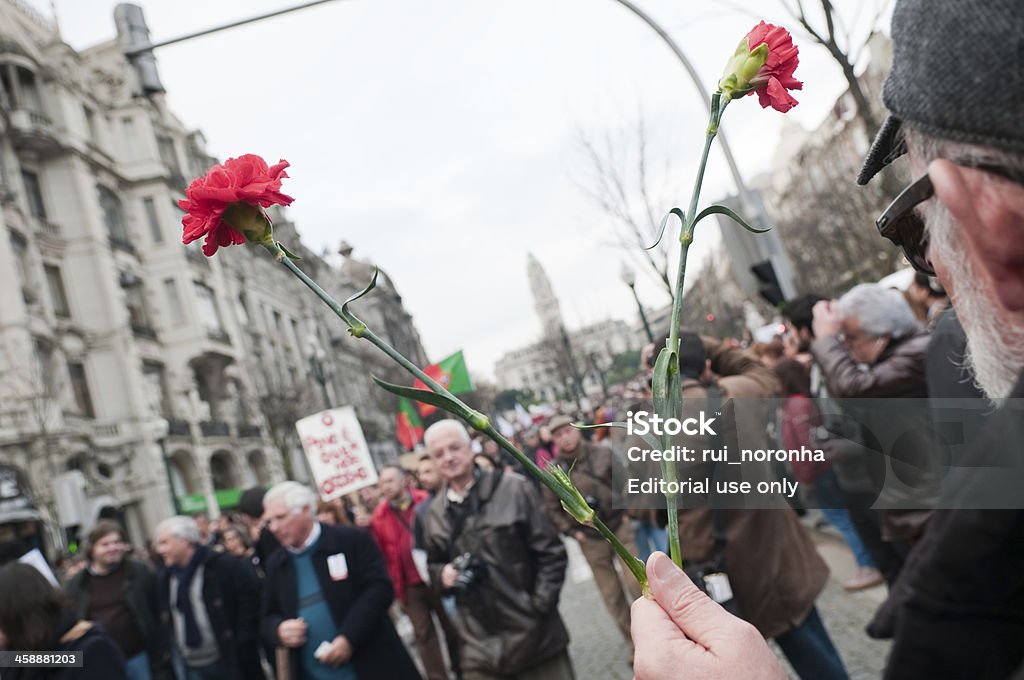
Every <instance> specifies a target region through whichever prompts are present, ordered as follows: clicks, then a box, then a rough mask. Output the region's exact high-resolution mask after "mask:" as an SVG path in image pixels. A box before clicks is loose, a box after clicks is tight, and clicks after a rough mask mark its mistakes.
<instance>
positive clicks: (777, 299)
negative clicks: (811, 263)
mask: <svg viewBox="0 0 1024 680" xmlns="http://www.w3.org/2000/svg"><path fill="white" fill-rule="evenodd" d="M750 271H751V273H753V275H754V276H755V277H757V292H758V294H759V295H760V296H761V297H763V298H764V299H765V300H767V301H768V304H770V305H771V306H772V307H778V306H779V305H781V304H782V303H783V302H785V301H786V296H785V295H784V294H783V292H782V286H780V285H779V277H778V276H777V275H776V273H775V265H773V264H772V261H771V260H765V261H764V262H758V263H757V264H755V265H753V266H751V267H750Z"/></svg>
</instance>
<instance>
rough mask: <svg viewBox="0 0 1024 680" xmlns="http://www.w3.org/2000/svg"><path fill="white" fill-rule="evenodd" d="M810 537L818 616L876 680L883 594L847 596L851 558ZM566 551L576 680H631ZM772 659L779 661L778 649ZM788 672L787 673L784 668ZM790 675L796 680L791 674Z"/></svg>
mask: <svg viewBox="0 0 1024 680" xmlns="http://www.w3.org/2000/svg"><path fill="white" fill-rule="evenodd" d="M812 536H813V537H814V540H815V543H816V544H817V546H818V551H819V552H820V553H821V555H822V556H823V557H824V558H825V561H826V562H828V565H829V567H830V568H831V570H832V577H831V578H830V579H829V582H828V584H827V585H826V587H825V590H824V592H823V593H822V595H821V597H820V598H819V599H818V611H819V612H820V613H821V616H822V618H823V619H824V621H825V625H826V627H827V628H828V630H829V633H830V634H831V636H832V639H833V641H834V642H835V644H836V647H837V648H838V649H839V652H840V654H841V655H842V657H843V661H844V662H845V664H846V669H847V671H848V672H849V674H850V678H851V680H877V679H878V678H880V677H881V675H882V668H883V666H884V664H885V658H886V656H887V655H888V651H889V643H887V642H879V641H876V640H871V639H870V638H868V636H867V635H865V634H864V626H865V625H866V624H867V622H868V620H869V619H870V618H871V615H872V614H873V613H874V611H875V609H876V608H877V607H878V605H879V604H881V602H882V600H883V599H884V597H885V589H884V588H883V587H881V586H879V587H876V588H871V589H869V590H865V591H861V592H858V593H847V592H845V591H844V590H843V588H842V586H841V585H840V583H841V582H842V580H843V579H844V578H845V577H846V576H847V575H848V574H849V573H850V572H852V570H853V567H854V563H853V556H852V555H851V554H850V551H849V550H848V549H847V548H846V545H845V544H844V543H843V542H842V540H841V539H839V538H838V537H836V536H835V535H833V534H831V533H828V532H812ZM566 548H567V549H568V552H569V570H568V574H567V576H566V582H565V586H564V587H563V589H562V601H561V605H560V607H559V608H560V610H561V612H562V618H563V619H564V620H565V624H566V626H567V627H568V629H569V634H570V636H571V637H572V641H571V642H570V645H569V654H570V656H571V657H572V661H573V665H574V666H575V668H576V677H577V678H579V680H630V679H631V678H632V677H633V671H632V667H631V666H630V665H629V660H630V658H631V656H632V652H631V649H630V646H629V644H628V643H627V642H626V640H625V639H624V638H623V637H622V634H621V633H620V632H619V629H618V627H616V625H615V624H614V622H613V621H612V619H611V617H610V616H609V615H608V612H607V610H605V608H604V603H603V602H602V601H601V595H600V594H599V593H598V591H597V586H596V585H595V584H594V580H593V576H592V575H591V573H590V568H589V567H588V566H587V563H586V560H585V559H584V558H583V554H582V553H581V552H580V549H579V547H578V546H577V545H576V542H575V541H572V540H567V541H566ZM403 624H404V625H403ZM399 630H400V631H401V632H402V633H403V635H402V637H403V638H404V639H405V641H406V644H407V645H408V646H409V647H410V649H411V648H412V644H411V643H412V630H411V626H410V625H409V624H408V623H407V620H406V621H405V622H402V624H400V625H399ZM414 654H415V652H414ZM776 654H778V655H779V657H780V658H783V657H782V655H781V652H779V650H778V649H777V648H776ZM783 663H784V664H785V661H784V660H783ZM786 667H787V668H789V666H788V664H787V665H786ZM790 675H791V676H792V677H796V676H795V675H794V674H793V673H792V669H790Z"/></svg>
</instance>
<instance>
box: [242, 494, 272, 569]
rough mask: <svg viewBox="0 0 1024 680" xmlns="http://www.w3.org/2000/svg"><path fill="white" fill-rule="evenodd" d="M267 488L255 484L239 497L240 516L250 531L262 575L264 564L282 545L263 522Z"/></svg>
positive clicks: (254, 557) (254, 560)
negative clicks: (264, 498) (264, 496)
mask: <svg viewBox="0 0 1024 680" xmlns="http://www.w3.org/2000/svg"><path fill="white" fill-rule="evenodd" d="M265 493H266V489H264V488H263V487H262V486H254V487H251V488H249V489H246V490H245V491H243V492H242V495H241V497H240V498H239V499H238V518H239V519H240V520H241V522H242V523H243V524H244V525H245V526H246V528H247V529H248V531H249V540H250V541H251V542H252V548H253V559H252V562H253V565H255V567H256V570H257V572H258V573H259V575H260V577H262V575H263V565H265V564H266V563H267V559H269V558H270V556H271V555H272V554H274V551H276V550H278V549H279V548H280V547H281V545H280V544H279V543H278V542H277V539H276V538H274V535H273V534H272V533H270V530H269V529H267V527H266V526H265V525H264V524H263V495H264V494H265Z"/></svg>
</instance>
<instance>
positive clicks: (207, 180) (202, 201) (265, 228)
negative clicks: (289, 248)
mask: <svg viewBox="0 0 1024 680" xmlns="http://www.w3.org/2000/svg"><path fill="white" fill-rule="evenodd" d="M287 167H288V161H285V160H282V161H279V162H278V163H277V164H276V165H274V166H271V167H268V166H267V162H266V161H265V160H263V159H262V158H260V157H259V156H257V155H255V154H245V155H244V156H239V157H238V158H229V159H227V160H226V161H224V163H223V164H222V165H215V166H213V167H212V168H210V171H209V172H207V173H206V175H205V176H203V177H200V178H198V179H196V180H195V181H193V182H192V184H191V185H189V187H188V189H186V190H185V200H184V201H178V205H179V206H181V209H182V210H184V211H185V213H186V215H185V217H183V218H182V220H181V223H182V225H183V226H184V227H185V230H184V233H183V234H182V238H181V242H182V243H184V244H185V245H188V244H189V243H192V242H193V241H195V240H196V239H198V238H200V237H202V236H203V235H205V236H206V240H205V241H204V242H203V254H204V255H206V256H207V257H209V256H211V255H213V254H214V253H215V252H217V248H219V247H220V246H229V245H232V244H242V243H245V242H246V241H247V240H248V241H256V242H264V241H266V240H267V239H269V238H270V233H271V231H270V226H271V225H270V218H269V217H268V216H267V214H266V212H264V210H263V209H264V208H269V207H270V206H272V205H291V203H292V201H294V200H295V199H294V198H292V197H291V196H286V195H284V194H282V193H281V192H280V189H281V180H282V179H284V178H285V177H287V176H288V173H286V172H285V171H284V169H285V168H287Z"/></svg>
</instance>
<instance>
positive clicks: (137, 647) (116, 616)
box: [64, 519, 171, 680]
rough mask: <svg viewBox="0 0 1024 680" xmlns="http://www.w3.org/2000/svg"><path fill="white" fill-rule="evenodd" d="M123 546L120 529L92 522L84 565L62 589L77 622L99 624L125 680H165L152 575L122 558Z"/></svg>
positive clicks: (139, 564) (163, 647)
mask: <svg viewBox="0 0 1024 680" xmlns="http://www.w3.org/2000/svg"><path fill="white" fill-rule="evenodd" d="M128 547H129V546H128V543H127V537H126V536H125V533H124V529H123V528H122V527H121V525H120V524H118V523H117V522H114V521H112V520H108V519H104V520H100V521H98V522H96V524H95V526H93V528H92V530H91V531H90V532H89V535H88V537H87V538H86V542H85V554H86V556H87V557H88V566H87V567H86V568H85V569H83V570H82V571H80V572H78V573H77V574H76V575H75V576H74V577H72V578H71V579H70V580H69V581H68V582H67V584H66V585H65V586H64V588H65V590H66V591H67V593H68V595H69V597H70V598H71V599H72V601H73V602H74V604H75V610H76V612H77V614H78V617H79V618H81V619H85V620H89V621H94V622H97V623H100V624H102V625H103V628H104V630H105V632H106V633H107V634H108V635H110V637H111V638H113V640H114V642H115V643H117V646H118V648H119V649H120V650H121V653H122V655H123V656H124V658H125V673H126V675H127V676H128V679H129V680H145V679H148V678H170V673H171V667H170V657H169V655H168V650H167V646H166V644H165V641H164V636H163V631H162V630H161V628H160V615H159V607H158V605H157V580H156V575H155V574H154V573H153V570H152V569H150V567H149V565H148V564H146V563H143V562H140V561H138V560H133V559H129V558H127V557H126V556H125V553H126V552H127V551H128Z"/></svg>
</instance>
